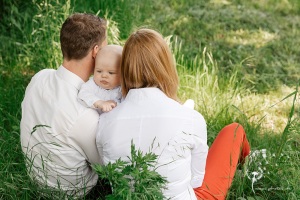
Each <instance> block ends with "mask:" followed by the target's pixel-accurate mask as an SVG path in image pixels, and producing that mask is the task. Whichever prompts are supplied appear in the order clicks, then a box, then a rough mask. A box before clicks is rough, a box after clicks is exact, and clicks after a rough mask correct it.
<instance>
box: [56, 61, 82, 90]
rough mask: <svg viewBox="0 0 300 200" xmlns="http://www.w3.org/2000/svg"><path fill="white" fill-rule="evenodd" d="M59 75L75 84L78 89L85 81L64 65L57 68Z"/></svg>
mask: <svg viewBox="0 0 300 200" xmlns="http://www.w3.org/2000/svg"><path fill="white" fill-rule="evenodd" d="M57 75H58V76H59V77H60V78H62V79H63V80H65V81H66V82H68V83H70V84H71V85H73V86H74V87H75V88H76V89H77V90H79V89H80V88H81V85H82V84H83V83H84V81H83V80H82V79H81V78H80V77H79V76H77V75H76V74H74V73H73V72H71V71H69V70H67V69H66V68H65V67H64V66H62V65H61V66H60V67H59V68H58V69H57Z"/></svg>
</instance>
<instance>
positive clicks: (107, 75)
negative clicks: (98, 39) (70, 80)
mask: <svg viewBox="0 0 300 200" xmlns="http://www.w3.org/2000/svg"><path fill="white" fill-rule="evenodd" d="M122 50H123V48H122V47H121V46H119V45H107V46H105V47H103V48H101V49H100V50H99V52H98V53H97V56H96V60H95V70H94V76H93V77H91V78H90V80H88V81H87V82H86V83H84V84H83V85H82V86H81V89H80V91H79V93H78V99H79V101H81V102H82V103H84V104H85V105H86V106H87V107H90V108H96V109H97V111H98V112H99V113H100V114H101V113H102V112H109V111H111V110H112V109H113V108H114V107H116V106H117V103H120V102H121V99H122V92H121V87H120V84H121V81H120V64H121V56H122Z"/></svg>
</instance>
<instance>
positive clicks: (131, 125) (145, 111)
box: [96, 88, 208, 199]
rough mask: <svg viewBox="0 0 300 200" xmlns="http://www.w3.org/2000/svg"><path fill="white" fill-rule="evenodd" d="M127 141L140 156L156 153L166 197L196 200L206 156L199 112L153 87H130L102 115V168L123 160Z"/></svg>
mask: <svg viewBox="0 0 300 200" xmlns="http://www.w3.org/2000/svg"><path fill="white" fill-rule="evenodd" d="M131 141H133V143H134V144H135V146H136V148H139V149H140V150H142V151H143V152H144V153H146V152H149V151H150V150H151V151H152V152H154V153H155V154H156V155H159V158H158V161H157V165H156V167H158V168H157V171H158V172H159V173H160V174H161V175H162V176H163V177H167V181H168V184H167V189H166V190H165V191H163V192H164V195H165V196H166V197H168V198H171V199H196V196H195V193H194V191H193V188H197V187H200V186H201V185H202V181H203V177H204V173H205V164H206V157H207V152H208V146H207V130H206V123H205V120H204V118H203V117H202V115H201V114H200V113H198V112H197V111H195V110H192V109H190V108H187V107H185V106H183V105H181V104H179V103H178V102H176V101H174V100H173V99H170V98H168V97H167V96H166V95H165V94H164V93H163V92H162V91H161V90H159V89H157V88H143V89H131V90H130V91H129V93H128V94H127V96H126V98H125V99H124V101H123V102H122V103H121V104H119V105H118V106H117V107H116V108H114V109H113V110H112V111H111V112H108V113H104V114H102V115H101V116H100V119H99V125H98V131H97V135H96V145H97V148H98V151H99V153H100V157H101V160H102V162H103V164H107V163H109V162H115V161H116V160H117V159H118V158H121V159H123V160H127V161H128V158H127V156H130V145H131Z"/></svg>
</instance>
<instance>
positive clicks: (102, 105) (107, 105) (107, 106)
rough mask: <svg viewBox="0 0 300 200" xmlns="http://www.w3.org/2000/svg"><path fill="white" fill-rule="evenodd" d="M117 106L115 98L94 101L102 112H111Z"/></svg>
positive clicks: (95, 105)
mask: <svg viewBox="0 0 300 200" xmlns="http://www.w3.org/2000/svg"><path fill="white" fill-rule="evenodd" d="M116 106H117V103H116V102H115V101H113V100H108V101H102V100H98V101H96V102H95V103H94V107H95V108H97V109H100V110H101V111H102V112H109V111H111V110H112V109H113V108H114V107H116Z"/></svg>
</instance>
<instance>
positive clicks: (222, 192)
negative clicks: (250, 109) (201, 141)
mask: <svg viewBox="0 0 300 200" xmlns="http://www.w3.org/2000/svg"><path fill="white" fill-rule="evenodd" d="M249 153H250V145H249V143H248V140H247V138H246V133H245V131H244V129H243V127H242V126H241V125H240V124H238V123H232V124H230V125H228V126H226V127H224V128H223V129H222V130H221V131H220V133H219V135H218V136H217V137H216V139H215V141H214V142H213V144H212V145H211V147H210V148H209V151H208V155H207V160H206V167H205V175H204V179H203V183H202V186H201V187H199V188H194V191H195V194H196V196H197V199H225V198H226V194H227V192H228V189H229V188H230V186H231V183H232V180H233V177H234V174H235V171H236V167H237V165H238V163H239V162H243V161H244V158H245V157H246V156H247V155H248V154H249Z"/></svg>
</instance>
